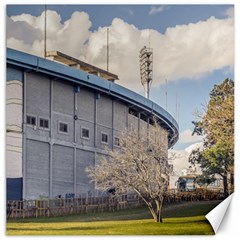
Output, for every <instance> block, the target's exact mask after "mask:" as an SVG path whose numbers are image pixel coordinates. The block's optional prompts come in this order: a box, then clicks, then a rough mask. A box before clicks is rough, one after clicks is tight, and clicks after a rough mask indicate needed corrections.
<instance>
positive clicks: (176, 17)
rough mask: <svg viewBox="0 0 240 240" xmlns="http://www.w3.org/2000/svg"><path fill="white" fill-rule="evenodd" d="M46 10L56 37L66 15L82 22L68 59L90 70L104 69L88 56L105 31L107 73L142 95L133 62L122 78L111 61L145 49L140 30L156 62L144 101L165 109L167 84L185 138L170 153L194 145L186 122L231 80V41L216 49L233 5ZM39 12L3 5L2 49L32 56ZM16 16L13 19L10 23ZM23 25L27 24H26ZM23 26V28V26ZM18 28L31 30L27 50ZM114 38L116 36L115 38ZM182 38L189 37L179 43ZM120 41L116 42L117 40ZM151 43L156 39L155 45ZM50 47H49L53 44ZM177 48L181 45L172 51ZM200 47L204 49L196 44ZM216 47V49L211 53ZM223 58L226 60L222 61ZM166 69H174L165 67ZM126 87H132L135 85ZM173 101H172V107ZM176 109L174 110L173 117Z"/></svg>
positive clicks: (35, 7)
mask: <svg viewBox="0 0 240 240" xmlns="http://www.w3.org/2000/svg"><path fill="white" fill-rule="evenodd" d="M47 9H48V10H51V11H52V12H51V16H50V14H49V20H48V21H49V22H51V24H52V26H54V27H55V25H56V32H57V31H58V33H59V34H60V33H61V32H62V31H63V30H64V26H65V27H66V26H67V25H66V21H69V20H71V22H74V21H75V20H74V18H73V15H72V14H73V13H74V12H76V11H77V12H79V15H78V16H79V18H81V19H82V23H83V26H81V23H80V22H79V28H78V27H76V28H72V29H71V31H72V33H76V35H77V34H79V46H80V45H81V46H82V52H81V51H80V50H79V53H78V55H76V56H74V57H79V58H81V59H83V60H86V61H89V62H90V63H93V64H96V65H98V64H100V67H102V66H104V65H102V66H101V64H102V62H103V61H104V58H103V57H99V56H95V55H96V54H95V53H94V51H95V52H98V51H103V52H104V50H103V49H104V41H105V40H103V38H104V37H105V36H106V35H104V29H105V28H106V27H110V40H111V39H112V45H111V42H110V51H112V55H113V53H114V54H115V55H114V56H113V57H112V58H111V55H110V61H111V59H113V58H114V57H115V56H116V54H118V55H119V58H117V60H113V61H112V67H111V69H110V70H112V71H113V73H116V74H119V75H120V76H121V77H122V78H121V79H120V81H119V83H120V84H122V85H123V86H125V87H129V88H130V89H132V90H134V91H137V92H139V93H140V94H142V95H143V94H144V93H143V90H142V88H141V85H140V83H139V82H140V80H139V79H138V78H139V77H138V75H133V76H130V75H131V74H132V72H133V71H135V72H138V71H139V67H138V59H136V58H133V59H134V62H133V61H131V63H133V65H132V64H131V65H127V66H129V71H131V72H128V74H125V75H124V74H123V73H121V71H122V69H123V66H124V67H126V65H124V63H121V65H119V66H117V61H118V60H119V61H122V59H124V57H126V58H127V57H128V56H126V54H125V55H123V56H122V52H124V51H125V52H129V56H130V55H131V56H132V55H134V56H135V55H137V54H138V53H136V51H137V50H136V49H135V50H134V51H135V52H133V50H132V48H131V47H130V46H131V45H132V46H134V45H135V44H136V43H137V41H138V39H137V38H142V39H143V40H139V41H142V43H143V44H147V42H148V40H146V37H145V38H144V37H143V36H144V34H146V31H145V30H148V31H149V32H150V33H149V34H150V36H151V37H149V39H150V42H151V43H150V44H151V47H153V51H154V56H156V57H155V58H154V73H155V77H154V80H153V81H154V82H153V86H152V89H151V93H150V99H152V100H153V101H155V102H156V103H158V104H159V105H161V106H162V107H164V108H165V107H166V94H165V92H166V85H165V82H166V80H165V79H168V80H167V82H168V83H167V90H168V91H167V95H168V98H167V103H168V104H167V110H168V111H169V112H170V113H171V114H172V115H173V116H174V117H176V119H177V120H178V122H179V128H180V133H184V132H185V134H180V136H181V138H180V141H179V143H177V144H176V145H175V146H174V149H176V150H178V149H184V148H186V147H187V146H189V145H191V144H193V143H194V142H197V141H200V140H199V139H198V138H196V137H195V138H191V136H190V130H191V131H192V129H193V125H192V123H191V121H192V120H194V119H195V116H194V115H193V113H194V112H195V111H196V110H202V104H205V103H207V101H208V100H209V92H210V91H211V89H212V88H213V86H214V84H219V83H220V82H222V81H223V80H224V79H225V78H231V79H234V68H233V66H234V65H233V62H234V60H233V53H232V51H233V47H234V46H233V44H232V45H231V43H233V41H227V43H228V45H229V47H228V48H226V49H225V50H223V52H222V54H221V49H223V47H225V46H226V37H227V35H229V36H230V35H231V34H232V35H231V36H230V38H232V39H233V38H234V36H233V30H232V28H233V26H232V25H233V24H232V25H231V21H229V19H231V18H232V17H233V15H232V14H233V11H232V10H233V5H48V6H47ZM43 11H44V6H43V5H8V6H7V15H8V17H9V19H10V20H9V22H8V21H7V25H8V24H9V26H10V27H9V28H7V39H8V40H7V44H8V45H9V46H10V47H12V46H18V45H19V46H18V49H19V50H23V51H29V52H30V53H33V54H36V55H38V50H36V49H34V47H33V46H35V45H36V42H34V40H35V38H36V40H37V39H38V38H40V37H39V36H40V34H39V33H38V31H39V29H40V28H41V26H40V27H39V26H38V27H35V26H34V24H33V22H36V25H37V24H38V23H39V22H37V21H35V20H36V19H37V18H38V19H39V21H40V15H41V14H42V12H43ZM82 12H85V13H86V14H85V15H84V16H83V14H80V13H82ZM22 14H29V15H30V16H35V17H36V18H32V17H29V15H28V17H26V15H22ZM57 14H58V15H59V16H60V20H59V19H58V17H57ZM17 15H18V17H16V16H17ZM26 19H29V20H28V21H27V20H26ZM114 19H115V20H114ZM25 20H26V23H24V21H25ZM79 21H80V20H79ZM23 23H24V24H25V25H22V27H23V28H22V29H23V31H24V30H25V29H26V27H28V28H30V27H31V28H32V32H33V34H32V37H30V34H29V36H28V38H29V39H32V40H31V41H32V42H31V44H32V45H27V44H29V43H28V42H27V41H30V40H29V39H28V40H27V39H24V37H23V39H20V38H21V36H22V35H21V34H20V33H18V34H17V32H18V31H17V30H16V29H17V27H16V29H15V30H14V26H15V25H16V26H17V24H23ZM31 24H32V25H31ZM86 25H88V27H86V29H85V28H84V26H86ZM19 26H20V25H18V30H19ZM208 26H209V29H208ZM225 28H226V30H225ZM79 29H80V30H79ZM81 29H84V31H85V32H84V33H85V36H84V37H83V38H81V37H80V35H81V34H82V35H84V34H83V33H82V32H81V31H82V30H81ZM149 29H150V30H149ZM11 31H12V32H11ZM28 31H29V30H28ZM52 31H53V32H51V33H49V36H50V35H51V34H53V33H54V29H53V30H52ZM144 31H145V33H144ZM201 31H202V32H203V33H201ZM221 31H222V32H221ZM228 31H229V32H230V34H229V33H228ZM49 32H50V30H49ZM224 32H225V33H224ZM29 33H30V31H29ZM119 33H120V35H116V34H119ZM111 34H112V36H113V35H114V34H115V35H114V36H118V37H117V38H118V39H117V40H115V39H113V38H114V37H112V38H111ZM125 34H126V35H125ZM184 34H186V35H188V36H189V37H185V36H184ZM224 34H225V35H224ZM125 36H126V38H127V39H128V38H129V39H130V41H129V42H128V43H127V44H125V43H124V42H126V41H125V40H124V38H125ZM216 36H217V37H216ZM49 38H50V37H49ZM120 38H121V39H122V40H119V39H120ZM208 38H209V40H208ZM52 39H53V37H52ZM155 39H157V40H156V42H155ZM20 40H21V41H20ZM22 40H23V42H22ZM40 40H41V39H40ZM8 41H9V43H8ZM24 41H25V42H24ZM49 41H50V40H49ZM54 41H55V44H53V42H54ZM114 41H115V42H114ZM135 41H136V42H135ZM80 42H81V43H80ZM179 42H180V43H181V45H178V44H179ZM189 42H190V43H189ZM202 42H204V43H203V44H202ZM229 42H230V44H229ZM56 43H57V42H56V40H54V39H53V40H52V45H54V46H56ZM66 43H67V42H66ZM73 44H74V43H73ZM98 44H101V46H99V48H96V45H98ZM124 44H125V45H124ZM201 44H202V45H201ZM50 45H51V42H50V44H49V46H50ZM69 45H71V43H70V44H69ZM165 45H166V49H167V50H166V51H164V48H165V47H163V46H165ZM188 45H189V46H188ZM64 46H66V44H65V45H64ZM76 46H77V45H76ZM86 46H87V47H86ZM118 46H122V49H121V50H117V47H118ZM139 46H141V45H139ZM142 46H143V45H142ZM181 46H183V48H185V47H186V51H185V52H184V50H182V49H181ZM218 46H219V48H217V47H218ZM59 48H60V50H61V51H63V52H66V51H68V50H69V49H67V47H65V48H64V47H63V45H59ZM69 48H70V47H69ZM198 48H199V51H198ZM208 48H209V49H208ZM30 49H31V50H30ZM79 49H81V47H80V48H79ZM86 49H87V50H86ZM168 49H169V50H168ZM55 50H59V49H55ZM139 50H140V48H139ZM84 51H85V52H84ZM131 51H132V52H131ZM83 52H84V54H83ZM163 52H164V53H163ZM191 52H192V54H191ZM208 52H209V54H208ZM185 53H186V54H185ZM39 54H40V53H39ZM69 54H70V55H72V54H75V51H74V50H72V52H71V51H70V50H69ZM76 54H77V53H76ZM231 54H232V55H231ZM161 55H162V56H163V58H161ZM210 55H211V56H210ZM224 55H226V56H227V57H225V56H224ZM175 56H176V57H175ZM209 56H210V57H209ZM168 58H170V60H169V62H165V61H164V59H168ZM221 58H223V60H221ZM224 58H228V59H225V60H224ZM114 61H115V62H114ZM185 61H186V63H185ZM215 61H216V62H217V63H216V64H215V63H214V62H215ZM158 63H159V64H158ZM110 64H111V62H110ZM171 64H172V65H173V66H175V67H171ZM194 64H195V65H194ZM188 65H189V67H188ZM110 66H111V65H110ZM171 68H172V69H171ZM195 68H196V70H195ZM198 68H199V70H198ZM131 69H132V70H131ZM166 69H167V70H166ZM126 71H127V70H126ZM121 74H122V75H121ZM128 76H129V79H128ZM130 82H131V83H138V85H137V84H131V83H130ZM176 99H177V100H178V102H177V103H176ZM176 107H177V109H178V112H177V113H176Z"/></svg>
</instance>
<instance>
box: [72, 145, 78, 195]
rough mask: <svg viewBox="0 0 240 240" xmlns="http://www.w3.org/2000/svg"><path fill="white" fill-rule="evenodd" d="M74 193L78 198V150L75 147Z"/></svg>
mask: <svg viewBox="0 0 240 240" xmlns="http://www.w3.org/2000/svg"><path fill="white" fill-rule="evenodd" d="M73 164H74V166H73V191H74V195H75V197H76V194H77V148H76V146H74V160H73Z"/></svg>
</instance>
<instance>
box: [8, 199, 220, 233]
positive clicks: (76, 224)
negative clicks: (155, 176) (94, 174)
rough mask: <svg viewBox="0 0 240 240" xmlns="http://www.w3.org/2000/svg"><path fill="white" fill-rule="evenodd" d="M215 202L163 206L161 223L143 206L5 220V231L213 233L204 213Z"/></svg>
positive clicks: (215, 202) (213, 205)
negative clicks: (107, 211)
mask: <svg viewBox="0 0 240 240" xmlns="http://www.w3.org/2000/svg"><path fill="white" fill-rule="evenodd" d="M218 203H219V202H217V201H212V202H185V203H178V204H171V205H166V206H164V210H163V223H155V222H154V221H153V220H152V218H151V215H150V213H149V212H148V209H147V208H140V209H131V210H121V211H116V212H111V213H96V214H94V213H91V214H81V215H74V216H64V217H56V218H38V219H18V220H9V221H8V222H7V235H174V234H179V235H183V234H187V235H192V234H193V235H202V234H204V235H205V234H213V230H212V227H211V225H210V224H209V223H208V221H207V220H206V218H205V217H204V215H205V214H207V213H208V212H209V211H210V210H211V209H212V208H213V207H215V206H216V205H217V204H218Z"/></svg>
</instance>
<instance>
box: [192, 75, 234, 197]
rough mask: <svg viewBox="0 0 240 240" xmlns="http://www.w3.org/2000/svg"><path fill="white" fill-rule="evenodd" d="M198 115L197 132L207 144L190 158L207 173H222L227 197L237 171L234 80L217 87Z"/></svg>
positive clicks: (227, 80) (226, 81) (204, 173)
mask: <svg viewBox="0 0 240 240" xmlns="http://www.w3.org/2000/svg"><path fill="white" fill-rule="evenodd" d="M198 116H199V117H200V121H198V122H194V124H195V129H194V131H193V134H195V133H196V134H203V135H204V146H203V149H197V150H194V151H193V152H192V153H191V154H190V156H189V161H190V162H191V163H199V164H200V166H201V168H202V171H203V175H205V176H207V175H209V176H211V175H213V174H218V175H220V176H221V177H222V179H223V187H224V195H225V197H226V196H228V176H229V175H231V178H233V174H234V82H233V81H232V80H231V79H225V80H224V81H223V82H222V83H221V84H220V85H215V86H214V88H213V89H212V91H211V93H210V101H209V103H208V105H207V108H206V111H205V112H204V114H203V115H198ZM232 184H233V183H232Z"/></svg>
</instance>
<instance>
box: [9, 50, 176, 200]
mask: <svg viewBox="0 0 240 240" xmlns="http://www.w3.org/2000/svg"><path fill="white" fill-rule="evenodd" d="M63 57H64V56H63ZM66 59H68V58H66ZM70 60H74V59H70ZM66 64H68V63H66ZM68 65H70V64H68ZM77 65H81V63H78V64H76V66H77ZM76 66H75V67H76ZM84 68H86V69H87V71H88V72H86V71H83V69H84ZM91 71H92V72H91ZM112 77H113V78H112ZM114 78H116V76H115V75H114V74H112V75H111V74H110V73H108V72H107V73H106V71H103V70H101V69H98V68H94V67H93V66H90V65H85V66H82V68H81V67H80V66H79V69H76V68H74V67H70V66H67V65H64V64H62V63H57V62H54V61H50V60H47V59H43V58H40V57H37V56H33V55H29V54H26V53H23V52H20V51H16V50H13V49H7V83H6V91H7V93H6V97H7V99H6V104H7V112H6V124H7V126H6V144H7V146H6V151H7V152H6V157H7V159H6V168H7V172H6V177H7V199H8V200H9V199H39V198H41V197H48V198H55V197H63V198H65V197H68V196H71V197H73V196H79V195H81V196H83V195H97V194H98V192H97V191H96V190H95V186H94V184H93V183H89V179H88V177H87V174H86V172H85V168H86V167H87V166H94V165H95V164H96V163H97V161H98V160H99V158H100V157H101V156H102V155H104V154H106V150H105V147H109V148H118V147H119V132H120V131H121V130H123V129H126V128H134V129H136V130H138V132H139V134H151V132H152V131H153V126H152V124H153V120H152V118H153V116H156V117H157V119H158V120H159V124H160V126H161V128H162V134H161V136H157V137H159V138H161V141H162V144H163V148H164V149H165V153H166V156H167V151H168V148H170V147H172V146H173V145H174V144H175V143H176V141H177V140H178V125H177V123H176V121H175V120H174V119H173V117H172V116H171V115H170V114H169V113H168V112H166V111H165V110H164V109H163V108H161V107H160V106H158V105H157V104H155V103H153V102H152V101H150V100H148V99H146V98H144V97H142V96H141V95H139V94H137V93H135V92H132V91H130V90H128V89H126V88H124V87H121V86H120V85H118V84H115V83H114ZM106 79H107V80H106Z"/></svg>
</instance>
